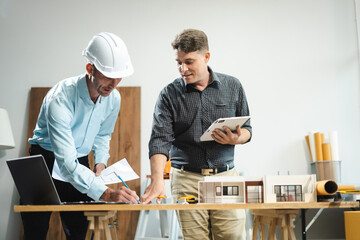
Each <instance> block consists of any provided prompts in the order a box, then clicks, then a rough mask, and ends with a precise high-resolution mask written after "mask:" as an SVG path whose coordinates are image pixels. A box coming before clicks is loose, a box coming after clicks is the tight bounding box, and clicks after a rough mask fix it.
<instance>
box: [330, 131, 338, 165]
mask: <svg viewBox="0 0 360 240" xmlns="http://www.w3.org/2000/svg"><path fill="white" fill-rule="evenodd" d="M329 140H330V145H331V156H332V160H334V161H340V157H339V143H338V133H337V132H336V131H332V132H330V133H329Z"/></svg>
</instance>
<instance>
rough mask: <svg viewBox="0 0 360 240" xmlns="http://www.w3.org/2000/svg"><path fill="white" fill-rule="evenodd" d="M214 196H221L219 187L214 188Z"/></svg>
mask: <svg viewBox="0 0 360 240" xmlns="http://www.w3.org/2000/svg"><path fill="white" fill-rule="evenodd" d="M216 196H221V187H220V186H217V187H216Z"/></svg>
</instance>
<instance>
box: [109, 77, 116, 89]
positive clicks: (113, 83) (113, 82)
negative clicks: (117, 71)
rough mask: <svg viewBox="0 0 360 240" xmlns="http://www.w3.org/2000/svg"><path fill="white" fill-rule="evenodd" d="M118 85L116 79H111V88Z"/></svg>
mask: <svg viewBox="0 0 360 240" xmlns="http://www.w3.org/2000/svg"><path fill="white" fill-rule="evenodd" d="M116 85H117V81H116V79H111V82H110V87H111V88H116Z"/></svg>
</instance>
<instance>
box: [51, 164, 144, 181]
mask: <svg viewBox="0 0 360 240" xmlns="http://www.w3.org/2000/svg"><path fill="white" fill-rule="evenodd" d="M89 171H91V170H90V169H89ZM91 172H92V171H91ZM92 173H93V174H94V176H95V173H94V172H92ZM117 176H120V177H121V178H122V179H123V180H124V181H125V182H126V181H130V180H134V179H138V178H139V176H138V175H137V174H136V173H135V172H134V170H133V169H132V168H131V166H130V164H129V163H128V161H127V160H126V159H125V158H123V159H122V160H120V161H117V162H116V163H114V164H112V165H111V166H109V167H107V168H105V169H104V170H103V171H102V172H101V175H100V176H98V177H96V178H97V179H99V180H100V181H102V182H103V183H104V184H105V185H107V184H114V183H119V182H121V180H120V179H119V178H118V177H117ZM52 177H53V178H55V179H57V180H60V181H63V182H69V181H67V180H66V179H65V178H64V177H63V176H62V174H61V172H60V169H59V166H58V164H57V162H56V161H55V162H54V168H53V171H52Z"/></svg>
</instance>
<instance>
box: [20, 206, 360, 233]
mask: <svg viewBox="0 0 360 240" xmlns="http://www.w3.org/2000/svg"><path fill="white" fill-rule="evenodd" d="M359 207H360V204H359V202H345V201H341V202H312V203H304V202H284V203H246V204H242V203H197V204H149V205H145V204H86V205H83V204H74V205H15V206H14V211H15V212H48V211H52V212H61V211H84V212H85V214H87V215H92V216H94V215H97V214H98V213H103V219H104V216H107V215H108V213H109V212H113V211H140V210H195V209H196V210H199V209H200V210H219V209H222V210H226V209H252V210H256V209H262V210H273V209H277V210H281V209H288V210H291V209H294V210H295V209H298V210H299V209H300V210H302V211H301V212H302V230H303V239H306V233H305V226H304V225H305V216H304V214H305V212H304V210H305V209H323V208H359ZM94 212H96V213H94ZM98 221H101V220H98ZM106 221H108V219H106ZM100 224H101V222H100ZM96 231H99V229H94V233H96V234H97V232H96ZM304 234H305V235H304Z"/></svg>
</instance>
